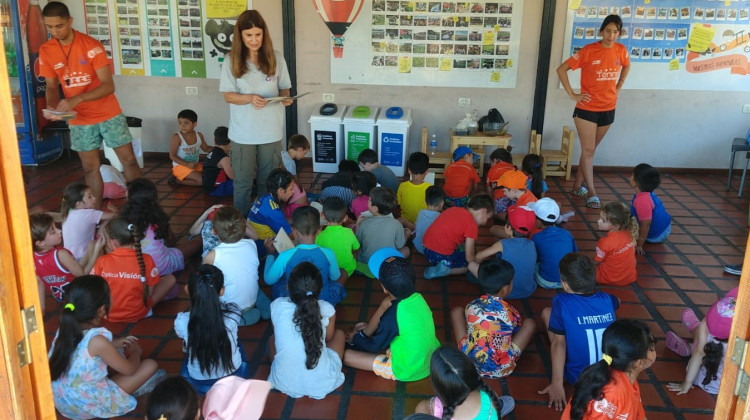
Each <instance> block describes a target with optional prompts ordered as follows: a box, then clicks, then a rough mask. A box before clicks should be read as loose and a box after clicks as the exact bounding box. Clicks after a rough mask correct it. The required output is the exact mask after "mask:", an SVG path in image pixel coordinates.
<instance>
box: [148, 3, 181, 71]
mask: <svg viewBox="0 0 750 420" xmlns="http://www.w3.org/2000/svg"><path fill="white" fill-rule="evenodd" d="M170 16H171V13H170V5H169V0H146V19H147V23H148V35H147V38H146V39H147V40H148V49H149V57H151V71H150V75H151V76H162V77H175V75H176V73H175V58H174V48H173V41H172V40H173V39H174V38H173V36H172V22H171V19H170Z"/></svg>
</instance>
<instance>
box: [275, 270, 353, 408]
mask: <svg viewBox="0 0 750 420" xmlns="http://www.w3.org/2000/svg"><path fill="white" fill-rule="evenodd" d="M324 283H325V282H324V281H323V279H322V277H321V273H320V271H318V269H317V268H316V267H315V266H314V265H313V264H311V263H309V262H306V261H303V262H301V263H300V264H299V265H297V266H296V267H294V269H293V270H292V271H291V273H290V274H289V282H288V285H289V296H288V297H281V298H279V299H276V300H274V301H273V303H271V321H272V322H273V329H274V335H272V336H271V337H270V338H269V341H268V342H269V354H270V357H271V358H272V359H273V362H272V363H271V373H270V374H269V375H268V382H271V384H273V387H274V388H276V389H278V390H279V391H281V392H283V393H285V394H287V395H289V396H290V397H292V398H300V397H304V396H308V397H310V398H315V399H323V398H325V396H326V395H328V394H329V393H331V392H333V391H334V390H335V389H336V388H338V387H339V386H340V385H341V384H342V383H344V373H343V372H342V371H341V359H342V357H343V356H344V346H345V344H346V343H345V342H344V332H343V331H341V330H337V329H336V310H335V309H334V308H333V306H332V305H331V304H330V303H328V302H326V301H325V300H322V299H320V298H319V296H320V293H321V291H322V289H323V284H324Z"/></svg>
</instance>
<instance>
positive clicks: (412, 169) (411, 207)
mask: <svg viewBox="0 0 750 420" xmlns="http://www.w3.org/2000/svg"><path fill="white" fill-rule="evenodd" d="M406 168H407V169H408V170H409V176H410V179H409V180H408V181H405V182H402V183H401V185H399V186H398V191H397V192H396V198H397V200H398V205H399V207H401V217H400V218H399V219H398V221H399V222H401V224H402V225H404V227H408V228H409V229H411V230H414V229H415V228H416V226H415V223H416V222H417V216H418V215H419V212H420V211H421V210H424V209H426V208H427V205H426V204H425V200H424V199H425V191H426V190H427V188H429V187H430V186H431V185H430V184H428V183H426V182H424V178H425V176H427V172H428V170H429V169H430V158H429V156H427V154H426V153H422V152H414V153H412V154H411V155H409V160H408V162H407V163H406Z"/></svg>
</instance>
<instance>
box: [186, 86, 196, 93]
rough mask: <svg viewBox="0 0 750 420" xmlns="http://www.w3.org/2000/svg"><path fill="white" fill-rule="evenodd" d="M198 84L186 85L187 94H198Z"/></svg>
mask: <svg viewBox="0 0 750 420" xmlns="http://www.w3.org/2000/svg"><path fill="white" fill-rule="evenodd" d="M197 94H198V86H185V95H197Z"/></svg>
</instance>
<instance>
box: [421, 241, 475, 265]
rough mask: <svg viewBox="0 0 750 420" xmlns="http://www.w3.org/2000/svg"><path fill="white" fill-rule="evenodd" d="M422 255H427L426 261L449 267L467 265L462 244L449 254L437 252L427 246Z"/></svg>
mask: <svg viewBox="0 0 750 420" xmlns="http://www.w3.org/2000/svg"><path fill="white" fill-rule="evenodd" d="M424 256H425V257H427V261H429V262H430V264H445V265H447V266H448V267H451V268H461V267H466V266H468V265H469V263H468V262H467V261H466V251H465V250H464V246H463V245H461V246H459V247H458V248H456V249H455V250H454V251H453V254H451V255H443V254H438V253H437V252H435V251H433V250H431V249H429V248H425V249H424Z"/></svg>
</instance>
